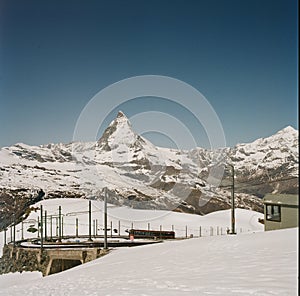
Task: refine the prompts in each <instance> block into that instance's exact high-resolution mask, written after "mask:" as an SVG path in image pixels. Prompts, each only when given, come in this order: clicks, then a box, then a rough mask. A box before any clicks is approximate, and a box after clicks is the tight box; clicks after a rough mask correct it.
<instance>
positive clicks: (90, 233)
mask: <svg viewBox="0 0 300 296" xmlns="http://www.w3.org/2000/svg"><path fill="white" fill-rule="evenodd" d="M89 241H90V242H91V241H92V201H91V200H89Z"/></svg>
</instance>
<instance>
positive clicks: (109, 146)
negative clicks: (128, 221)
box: [0, 112, 298, 220]
mask: <svg viewBox="0 0 300 296" xmlns="http://www.w3.org/2000/svg"><path fill="white" fill-rule="evenodd" d="M216 160H217V162H216ZM225 162H231V163H232V164H233V165H234V168H235V174H236V181H235V183H236V192H237V194H236V204H237V206H239V207H241V208H248V209H250V208H251V209H254V210H258V211H259V210H261V209H262V203H261V200H260V198H259V197H262V196H263V195H264V194H265V193H267V192H281V193H295V192H297V191H298V185H297V184H298V131H296V130H294V129H293V128H292V127H287V128H285V129H283V130H281V131H279V132H278V133H277V134H275V135H273V136H271V137H269V138H265V139H258V140H256V141H255V142H253V143H249V144H239V145H237V146H236V147H234V148H224V149H220V150H218V151H210V150H206V149H203V148H197V149H194V150H191V151H183V150H176V149H168V148H160V147H156V146H154V145H153V144H152V143H150V142H149V141H148V140H146V139H144V138H143V137H141V136H139V135H138V134H136V133H135V132H134V131H133V129H132V127H131V124H130V122H129V120H128V119H127V117H126V116H125V115H124V114H123V113H122V112H119V114H118V116H117V118H116V119H115V120H114V121H113V122H112V123H111V124H110V125H109V127H108V128H107V129H106V130H105V132H104V134H103V135H102V137H101V138H100V139H99V140H98V141H97V142H88V143H81V142H76V143H69V144H48V145H42V146H29V145H26V144H22V143H19V144H16V145H13V146H11V147H5V148H2V149H1V150H0V188H1V192H2V194H1V196H2V197H1V201H2V205H3V209H2V211H1V213H0V214H1V217H0V219H2V220H3V219H5V218H7V217H8V216H9V213H10V211H8V210H7V208H8V205H9V208H10V209H12V208H14V207H15V206H14V205H15V204H16V203H15V200H20V198H16V199H15V198H13V197H14V196H16V194H18V196H19V197H20V196H22V199H23V203H22V204H23V206H19V208H20V211H21V209H22V211H24V207H25V206H26V205H27V206H28V204H29V203H30V202H29V201H30V199H34V198H35V199H36V197H37V196H40V197H42V196H43V194H41V192H42V193H45V198H54V197H62V198H63V197H81V198H94V199H97V198H103V194H102V191H103V188H104V187H107V188H108V195H109V196H108V198H109V202H111V203H114V204H117V205H129V206H131V207H133V208H148V209H149V208H151V209H170V210H176V211H184V212H190V213H198V214H205V213H209V212H212V211H215V210H219V209H227V208H229V207H230V190H231V188H230V185H231V179H230V178H231V176H230V175H231V171H230V168H229V169H227V167H225V170H224V178H223V181H222V183H221V186H217V187H216V186H215V184H214V183H213V182H210V181H209V178H211V177H212V179H213V178H214V177H218V176H217V174H219V172H220V171H221V172H222V171H223V170H222V169H221V170H219V171H218V170H217V169H216V168H218V167H222V166H224V163H225ZM223 168H224V167H223ZM214 171H216V172H217V173H216V174H215V176H214ZM37 192H39V193H38V195H37ZM4 197H5V198H4ZM13 204H14V205H13ZM17 204H18V202H17Z"/></svg>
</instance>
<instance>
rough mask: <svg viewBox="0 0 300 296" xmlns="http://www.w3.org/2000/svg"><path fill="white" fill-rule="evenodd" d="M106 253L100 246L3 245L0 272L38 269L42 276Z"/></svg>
mask: <svg viewBox="0 0 300 296" xmlns="http://www.w3.org/2000/svg"><path fill="white" fill-rule="evenodd" d="M106 253H107V251H106V250H104V249H100V248H80V249H63V248H56V249H54V248H52V249H48V250H47V249H43V251H41V250H40V249H39V248H22V247H17V246H16V247H14V246H13V245H5V246H4V248H3V256H2V257H1V258H0V274H3V273H9V272H22V271H40V272H42V274H43V275H44V276H46V275H49V274H53V273H57V272H60V271H63V270H66V269H69V268H72V267H75V266H77V265H80V264H83V263H86V262H89V261H92V260H94V259H97V258H99V257H101V256H103V255H105V254H106Z"/></svg>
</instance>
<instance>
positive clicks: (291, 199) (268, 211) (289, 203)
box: [264, 194, 299, 231]
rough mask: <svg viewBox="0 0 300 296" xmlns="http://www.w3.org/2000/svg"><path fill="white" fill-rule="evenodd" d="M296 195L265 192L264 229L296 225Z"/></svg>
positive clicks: (297, 206)
mask: <svg viewBox="0 0 300 296" xmlns="http://www.w3.org/2000/svg"><path fill="white" fill-rule="evenodd" d="M298 210H299V201H298V195H294V194H267V195H266V196H265V197H264V214H265V217H264V218H265V219H264V223H265V231H268V230H276V229H283V228H291V227H298V225H299V224H298Z"/></svg>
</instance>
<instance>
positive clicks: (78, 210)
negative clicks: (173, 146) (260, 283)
mask: <svg viewBox="0 0 300 296" xmlns="http://www.w3.org/2000/svg"><path fill="white" fill-rule="evenodd" d="M40 205H43V210H44V211H47V217H48V219H47V235H48V236H51V232H52V235H53V236H55V235H56V234H57V233H58V228H57V225H58V207H59V206H61V213H62V216H63V234H64V235H75V234H76V218H77V219H78V234H79V235H88V233H89V224H88V220H89V219H88V209H89V202H88V200H85V199H73V198H63V199H49V200H43V201H41V202H39V203H37V204H35V205H34V207H38V208H40ZM103 208H104V205H103V202H102V201H95V200H93V201H92V224H93V225H92V234H93V235H94V233H95V232H96V230H95V229H96V228H97V234H98V235H103V234H104V231H103V220H104V219H103ZM107 211H108V227H109V228H110V226H111V225H112V229H116V230H117V231H118V232H119V229H120V234H122V235H125V234H127V233H126V232H125V231H126V230H127V229H130V228H132V227H133V228H136V229H148V227H149V228H150V229H151V230H160V229H162V230H174V231H175V235H176V237H186V236H188V237H190V236H191V235H192V236H194V237H197V236H200V235H201V236H214V235H225V234H226V231H227V229H229V228H230V226H231V225H230V215H231V212H230V210H225V211H218V212H214V213H210V214H208V215H205V216H199V215H193V214H185V213H175V212H171V211H160V210H157V211H155V210H137V209H132V208H129V207H117V206H114V205H110V204H108V210H107ZM44 214H45V213H44ZM51 216H52V218H51ZM39 217H40V211H39V210H37V211H36V212H34V211H33V212H31V213H30V215H29V217H28V218H27V219H26V220H25V221H24V223H23V237H24V238H31V237H34V238H36V237H37V235H38V234H37V232H36V233H34V234H32V233H30V232H28V231H27V230H28V228H29V227H30V226H34V227H36V228H37V224H38V219H39ZM258 218H263V215H262V214H260V213H257V212H254V211H249V210H244V209H236V232H237V233H248V232H253V231H262V230H263V225H262V224H260V223H258ZM51 221H52V227H51ZM44 227H45V226H44ZM108 235H109V237H110V235H111V231H109V233H108ZM112 235H113V236H114V235H115V233H114V232H112ZM6 236H7V242H10V241H11V240H12V239H11V236H12V231H11V229H9V230H8V231H7V233H6ZM21 238H22V224H19V225H17V226H16V240H20V239H21ZM3 240H4V233H3V232H2V233H0V255H1V254H2V246H3Z"/></svg>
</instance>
